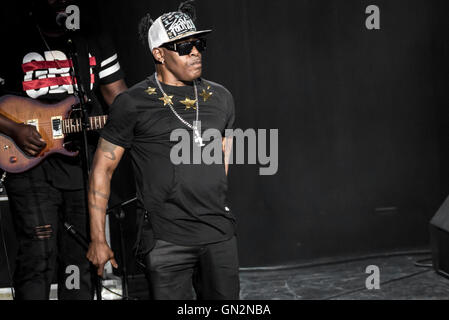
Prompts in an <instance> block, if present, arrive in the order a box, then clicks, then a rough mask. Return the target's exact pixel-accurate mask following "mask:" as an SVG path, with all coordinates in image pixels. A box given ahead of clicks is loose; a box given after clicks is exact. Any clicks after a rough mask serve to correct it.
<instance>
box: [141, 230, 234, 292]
mask: <svg viewBox="0 0 449 320" xmlns="http://www.w3.org/2000/svg"><path fill="white" fill-rule="evenodd" d="M145 263H146V268H147V270H146V275H147V279H148V282H149V287H150V296H151V298H152V299H155V300H193V298H194V295H193V290H192V288H193V289H194V290H195V293H196V298H197V299H198V300H239V293H240V281H239V261H238V252H237V239H236V237H233V238H232V239H230V240H227V241H223V242H219V243H215V244H210V245H206V246H179V245H175V244H173V243H169V242H166V241H161V240H158V241H157V242H156V245H155V247H154V249H153V250H152V251H151V252H150V253H149V254H148V255H147V256H146V259H145ZM192 285H193V287H192Z"/></svg>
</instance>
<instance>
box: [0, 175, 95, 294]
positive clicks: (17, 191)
mask: <svg viewBox="0 0 449 320" xmlns="http://www.w3.org/2000/svg"><path fill="white" fill-rule="evenodd" d="M5 185H6V190H7V192H8V197H9V203H10V206H11V215H12V219H13V222H14V226H15V230H16V235H17V239H18V245H19V250H18V254H17V260H16V268H15V272H14V289H15V294H16V298H17V299H19V300H46V299H49V293H50V286H51V283H52V280H53V279H55V276H56V275H58V299H61V300H75V299H76V300H78V299H79V300H89V299H92V298H93V286H92V278H91V273H90V264H89V261H88V260H87V258H86V250H85V249H84V248H83V247H82V246H81V245H80V244H79V243H78V242H77V241H76V239H75V238H73V237H72V236H71V235H70V234H69V233H68V232H66V231H65V230H64V227H63V225H62V222H64V221H65V222H68V223H69V224H71V225H73V226H74V228H75V229H76V230H77V231H78V233H80V234H81V235H83V236H84V237H85V238H87V236H88V227H87V226H88V214H87V210H86V207H85V198H84V191H83V190H75V191H72V190H70V191H61V190H59V189H56V188H54V187H53V186H52V185H51V184H50V183H48V182H47V181H46V179H45V172H44V170H43V168H42V167H36V168H34V169H32V170H31V171H28V172H26V173H23V174H21V175H14V176H8V179H7V180H6V183H5ZM47 225H49V226H50V228H43V229H41V230H51V233H49V234H48V236H49V237H48V238H47V239H39V237H38V236H37V233H36V228H37V227H43V226H47ZM70 265H73V266H77V267H78V268H79V271H80V272H79V275H80V278H79V279H80V281H79V284H80V287H79V289H72V290H69V289H68V288H67V286H66V283H65V282H66V279H67V277H68V276H69V275H71V274H72V271H70V270H69V272H68V273H66V268H67V266H70ZM69 280H70V279H69Z"/></svg>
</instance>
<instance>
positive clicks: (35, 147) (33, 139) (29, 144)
mask: <svg viewBox="0 0 449 320" xmlns="http://www.w3.org/2000/svg"><path fill="white" fill-rule="evenodd" d="M11 138H12V139H13V140H14V142H15V143H16V144H17V146H18V147H19V148H20V149H22V151H23V152H25V153H26V154H27V155H29V156H33V157H34V156H37V155H38V154H39V153H40V152H41V150H42V149H43V148H44V147H45V146H46V145H47V144H46V143H45V141H44V140H43V139H42V137H41V135H40V134H39V132H37V130H36V127H35V126H31V125H27V124H23V123H17V124H15V125H13V126H12V128H11Z"/></svg>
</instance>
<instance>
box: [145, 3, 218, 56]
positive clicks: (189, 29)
mask: <svg viewBox="0 0 449 320" xmlns="http://www.w3.org/2000/svg"><path fill="white" fill-rule="evenodd" d="M210 32H212V30H202V31H197V30H196V27H195V24H194V23H193V20H192V18H190V17H189V15H187V14H185V13H183V12H179V11H178V12H170V13H166V14H164V15H162V16H160V17H159V18H157V19H156V21H154V22H153V24H152V25H151V27H150V30H149V31H148V43H149V44H150V49H151V51H153V49H154V48H159V47H160V46H162V45H164V44H166V43H170V42H173V41H177V40H181V39H184V38H190V37H192V36H199V35H205V34H208V33H210Z"/></svg>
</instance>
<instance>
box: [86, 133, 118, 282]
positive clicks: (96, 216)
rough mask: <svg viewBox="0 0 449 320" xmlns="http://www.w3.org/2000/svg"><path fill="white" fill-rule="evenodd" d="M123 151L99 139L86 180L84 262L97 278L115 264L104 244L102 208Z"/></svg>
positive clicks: (115, 266) (104, 217) (106, 202)
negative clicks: (87, 222) (95, 270)
mask: <svg viewBox="0 0 449 320" xmlns="http://www.w3.org/2000/svg"><path fill="white" fill-rule="evenodd" d="M124 152H125V149H124V148H122V147H119V146H116V145H114V144H112V143H110V142H108V141H106V140H104V139H103V138H100V141H99V143H98V148H97V151H96V153H95V157H94V161H93V164H92V171H91V174H90V179H89V192H88V200H89V216H90V237H91V243H90V245H89V251H88V252H87V258H88V259H89V261H91V262H92V264H93V265H95V266H96V267H97V268H98V274H99V275H100V276H101V275H103V269H104V265H105V264H106V263H107V262H108V261H111V264H112V266H113V267H114V268H117V262H116V261H115V259H114V253H113V252H112V250H111V248H110V247H109V245H108V243H107V242H106V235H105V220H106V208H107V206H108V200H109V196H110V192H111V178H112V174H113V173H114V171H115V169H116V168H117V165H118V164H119V162H120V159H121V158H122V156H123V153H124Z"/></svg>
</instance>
